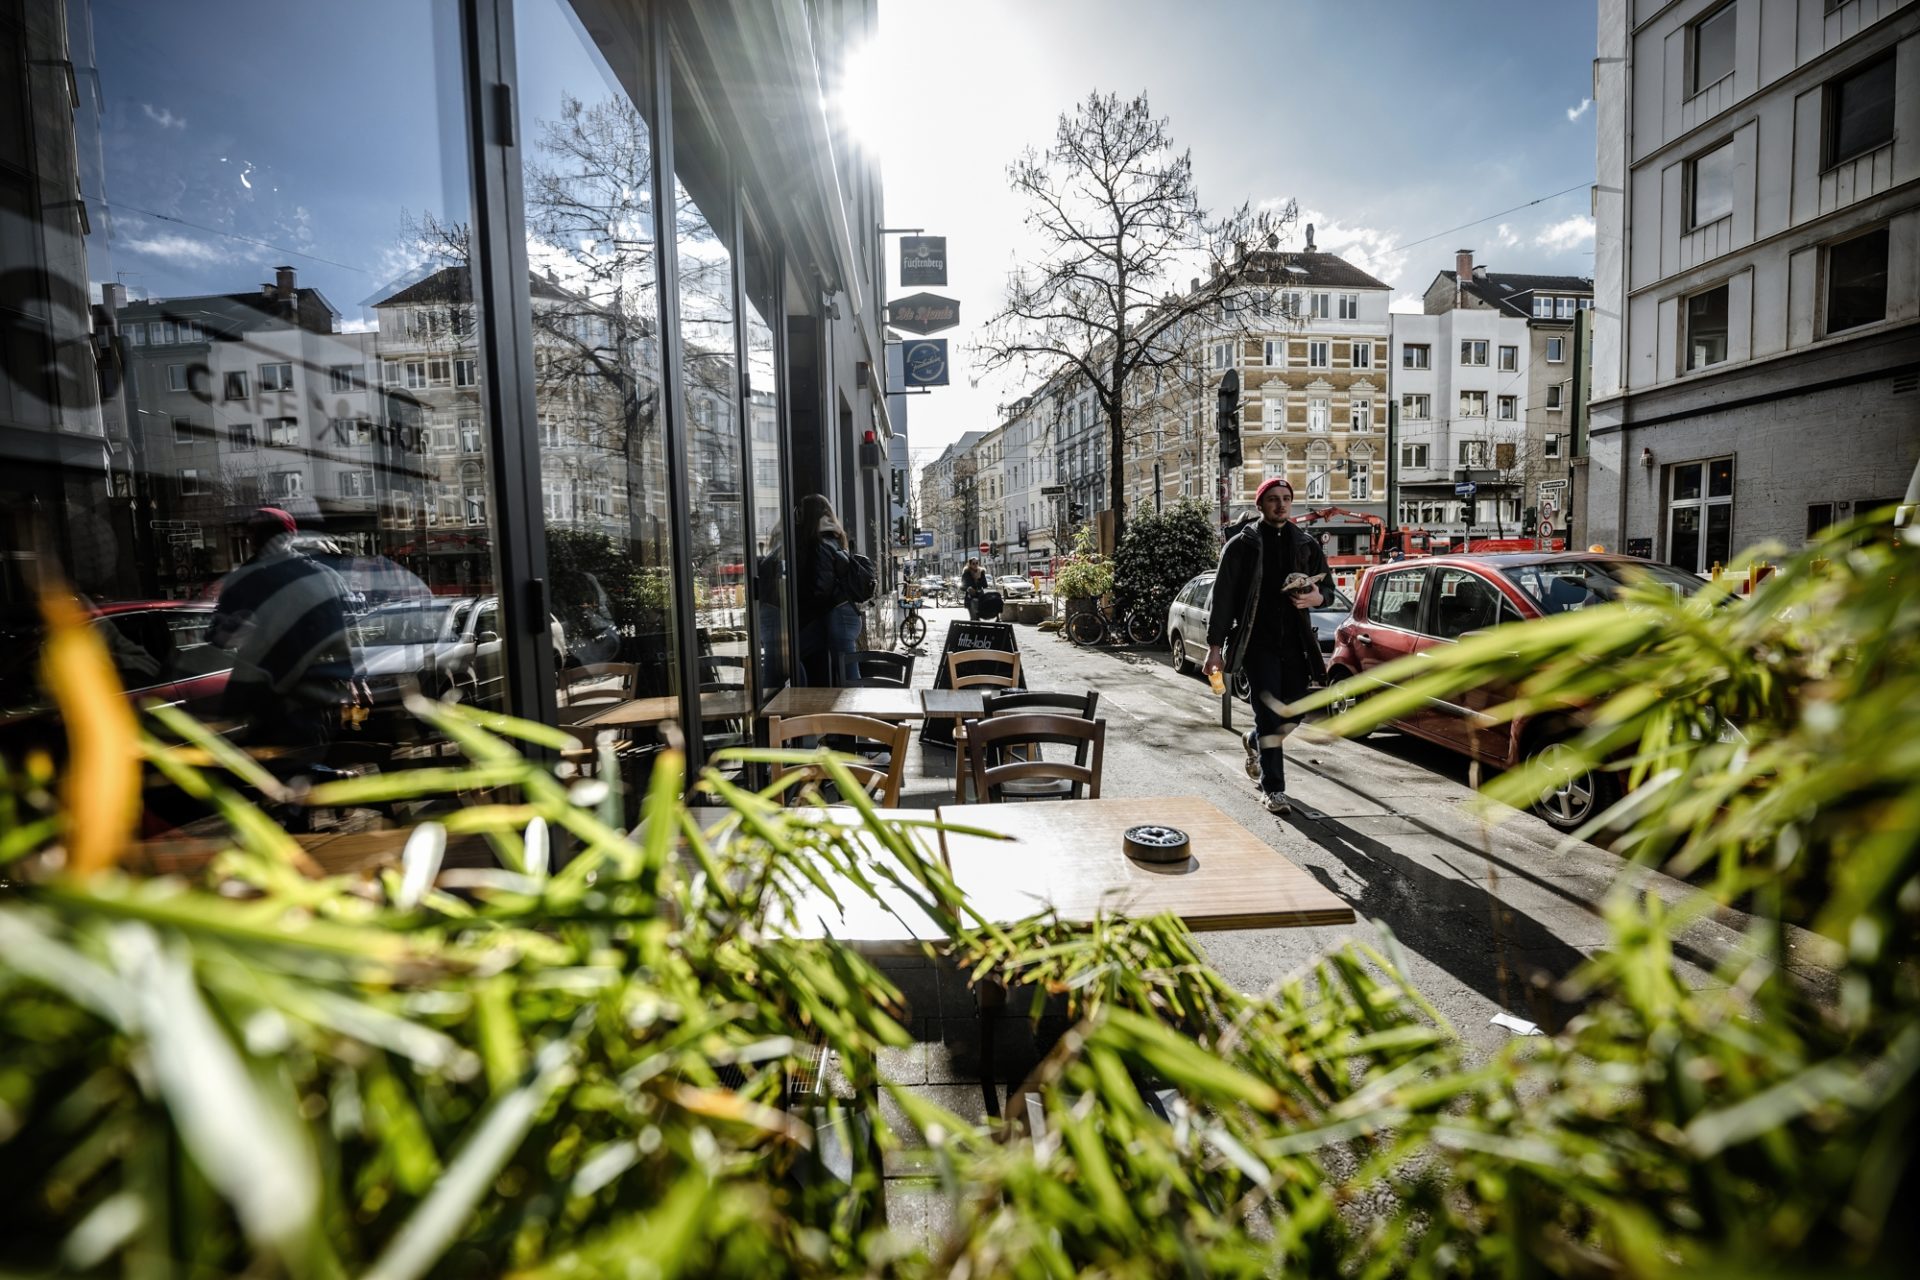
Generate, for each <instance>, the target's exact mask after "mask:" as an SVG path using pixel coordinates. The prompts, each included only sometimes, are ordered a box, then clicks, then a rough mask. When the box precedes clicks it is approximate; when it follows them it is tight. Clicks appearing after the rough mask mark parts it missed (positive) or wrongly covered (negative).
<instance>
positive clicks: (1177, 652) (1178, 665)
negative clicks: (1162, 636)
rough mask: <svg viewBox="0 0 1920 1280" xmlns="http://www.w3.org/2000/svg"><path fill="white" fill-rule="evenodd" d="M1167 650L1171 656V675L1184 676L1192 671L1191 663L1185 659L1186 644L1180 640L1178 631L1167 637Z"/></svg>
mask: <svg viewBox="0 0 1920 1280" xmlns="http://www.w3.org/2000/svg"><path fill="white" fill-rule="evenodd" d="M1167 648H1168V649H1169V650H1170V651H1171V652H1172V654H1173V673H1174V674H1175V675H1179V676H1184V675H1187V674H1190V673H1191V672H1192V671H1193V663H1192V662H1190V661H1188V659H1187V642H1186V641H1185V640H1182V639H1181V638H1180V633H1179V632H1178V631H1175V632H1173V633H1172V634H1171V635H1169V636H1168V637H1167Z"/></svg>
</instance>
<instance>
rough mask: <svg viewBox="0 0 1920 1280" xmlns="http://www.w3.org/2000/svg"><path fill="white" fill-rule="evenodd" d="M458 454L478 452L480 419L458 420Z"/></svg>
mask: <svg viewBox="0 0 1920 1280" xmlns="http://www.w3.org/2000/svg"><path fill="white" fill-rule="evenodd" d="M460 452H462V453H478V452H480V419H478V418H462V419H460Z"/></svg>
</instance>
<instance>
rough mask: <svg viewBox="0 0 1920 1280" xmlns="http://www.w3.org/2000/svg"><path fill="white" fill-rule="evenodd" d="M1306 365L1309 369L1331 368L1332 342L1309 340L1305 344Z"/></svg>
mask: <svg viewBox="0 0 1920 1280" xmlns="http://www.w3.org/2000/svg"><path fill="white" fill-rule="evenodd" d="M1307 367H1308V368H1309V369H1330V368H1332V367H1333V344H1332V343H1331V342H1309V343H1308V344H1307Z"/></svg>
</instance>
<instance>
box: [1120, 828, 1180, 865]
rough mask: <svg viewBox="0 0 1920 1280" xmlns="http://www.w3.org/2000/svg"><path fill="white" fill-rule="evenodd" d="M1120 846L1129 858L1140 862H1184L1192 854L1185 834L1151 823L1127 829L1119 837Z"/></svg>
mask: <svg viewBox="0 0 1920 1280" xmlns="http://www.w3.org/2000/svg"><path fill="white" fill-rule="evenodd" d="M1121 845H1122V847H1123V848H1125V849H1126V851H1127V856H1128V857H1129V858H1138V859H1139V860H1140V861H1142V862H1185V861H1186V860H1187V858H1188V856H1189V855H1190V854H1191V853H1192V852H1193V849H1192V847H1191V844H1190V842H1189V841H1188V840H1187V833H1186V832H1184V831H1182V830H1181V829H1180V828H1178V827H1163V826H1161V825H1159V824H1158V823H1153V822H1147V823H1142V824H1141V825H1139V826H1137V827H1128V828H1127V829H1126V831H1125V832H1124V833H1123V834H1122V835H1121Z"/></svg>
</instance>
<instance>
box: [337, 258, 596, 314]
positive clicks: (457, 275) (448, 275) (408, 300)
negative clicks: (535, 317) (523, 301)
mask: <svg viewBox="0 0 1920 1280" xmlns="http://www.w3.org/2000/svg"><path fill="white" fill-rule="evenodd" d="M527 281H528V287H529V289H530V291H531V292H532V294H533V296H534V297H536V298H552V299H556V300H564V301H569V302H577V301H579V299H578V298H576V297H574V295H572V294H570V293H568V292H567V291H566V290H565V289H562V288H561V287H560V286H559V285H557V284H555V283H554V282H553V281H551V280H549V279H547V278H546V277H545V276H543V275H540V274H539V273H538V272H533V271H529V272H528V273H527ZM472 301H473V277H472V275H471V274H470V273H469V272H468V271H467V269H466V268H465V267H463V266H452V267H442V268H440V270H438V271H436V272H434V273H433V274H432V275H430V276H427V277H425V278H424V279H421V280H416V281H414V282H413V283H412V284H410V285H405V286H403V287H402V288H400V289H397V290H395V291H394V292H393V293H390V294H388V295H387V296H386V297H384V298H380V299H378V300H376V301H375V302H374V303H373V305H374V306H376V307H407V306H419V305H421V304H423V303H441V304H445V303H449V302H472Z"/></svg>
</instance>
